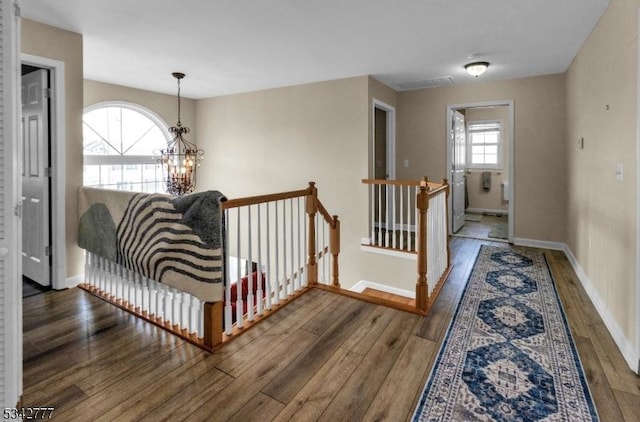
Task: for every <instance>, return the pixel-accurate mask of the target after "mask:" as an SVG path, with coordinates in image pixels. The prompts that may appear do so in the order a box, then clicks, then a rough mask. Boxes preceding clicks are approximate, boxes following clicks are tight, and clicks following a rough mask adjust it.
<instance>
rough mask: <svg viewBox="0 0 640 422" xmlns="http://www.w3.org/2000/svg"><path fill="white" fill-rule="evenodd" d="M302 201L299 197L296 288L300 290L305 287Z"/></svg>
mask: <svg viewBox="0 0 640 422" xmlns="http://www.w3.org/2000/svg"><path fill="white" fill-rule="evenodd" d="M301 201H302V197H300V196H299V197H298V200H297V201H296V202H297V211H296V215H297V216H298V261H297V264H296V272H297V273H298V288H297V289H296V290H299V289H300V288H302V287H304V280H303V278H302V277H303V275H302V267H303V265H302V230H303V228H304V226H303V225H302V223H301V221H303V220H302V218H301V217H302V213H301V211H300V209H301V207H300V202H301Z"/></svg>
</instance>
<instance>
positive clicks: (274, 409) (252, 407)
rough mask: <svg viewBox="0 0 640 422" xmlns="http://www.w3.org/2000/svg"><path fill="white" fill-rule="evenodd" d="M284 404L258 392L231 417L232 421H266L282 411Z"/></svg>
mask: <svg viewBox="0 0 640 422" xmlns="http://www.w3.org/2000/svg"><path fill="white" fill-rule="evenodd" d="M283 408H284V404H282V403H280V402H279V401H277V400H274V399H272V398H271V397H269V396H267V395H266V394H263V393H258V394H256V395H255V396H253V397H252V398H251V400H249V401H248V402H247V404H246V405H245V406H244V407H243V408H242V409H240V410H239V411H238V412H237V413H236V414H235V415H233V416H232V417H231V419H229V421H230V422H264V421H270V420H273V418H274V417H275V416H276V415H277V414H278V413H280V412H281V411H282V409H283Z"/></svg>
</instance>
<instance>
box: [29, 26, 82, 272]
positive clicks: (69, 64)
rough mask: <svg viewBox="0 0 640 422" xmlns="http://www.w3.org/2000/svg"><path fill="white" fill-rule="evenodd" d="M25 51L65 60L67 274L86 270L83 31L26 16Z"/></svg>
mask: <svg viewBox="0 0 640 422" xmlns="http://www.w3.org/2000/svg"><path fill="white" fill-rule="evenodd" d="M22 52H23V53H27V54H31V55H34V56H39V57H45V58H48V59H53V60H58V61H61V62H64V73H65V75H64V83H65V93H64V95H65V101H66V106H65V116H66V121H65V130H66V139H64V145H65V160H66V173H65V177H66V180H65V185H66V192H65V195H66V216H65V217H66V221H65V224H66V230H67V236H66V245H67V277H74V276H77V275H79V274H81V273H82V271H83V269H82V268H83V267H82V265H83V258H82V251H81V250H80V248H78V247H77V243H78V188H79V187H80V186H81V185H82V105H83V99H82V95H83V94H82V91H83V88H82V35H80V34H76V33H73V32H69V31H65V30H62V29H58V28H54V27H52V26H48V25H44V24H41V23H38V22H33V21H30V20H28V19H22Z"/></svg>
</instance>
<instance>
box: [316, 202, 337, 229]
mask: <svg viewBox="0 0 640 422" xmlns="http://www.w3.org/2000/svg"><path fill="white" fill-rule="evenodd" d="M316 205H317V207H318V211H319V212H320V214H322V216H323V217H324V221H326V222H327V224H329V226H331V228H334V225H335V222H334V221H333V216H332V215H331V214H329V211H327V209H326V208H325V207H324V205H323V204H322V202H320V200H319V199H318V198H316Z"/></svg>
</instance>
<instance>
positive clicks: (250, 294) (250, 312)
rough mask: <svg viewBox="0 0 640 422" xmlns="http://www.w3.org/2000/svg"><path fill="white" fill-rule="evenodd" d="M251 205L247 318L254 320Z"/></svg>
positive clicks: (248, 240) (248, 212)
mask: <svg viewBox="0 0 640 422" xmlns="http://www.w3.org/2000/svg"><path fill="white" fill-rule="evenodd" d="M251 240H252V239H251V205H249V206H248V207H247V242H248V245H247V248H248V252H249V253H248V255H249V261H248V262H247V265H246V266H247V287H248V292H247V319H248V320H249V321H253V304H254V303H255V302H254V297H253V271H252V270H253V254H252V246H253V245H252V244H251Z"/></svg>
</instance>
